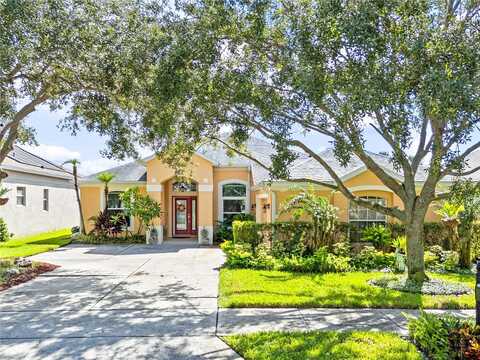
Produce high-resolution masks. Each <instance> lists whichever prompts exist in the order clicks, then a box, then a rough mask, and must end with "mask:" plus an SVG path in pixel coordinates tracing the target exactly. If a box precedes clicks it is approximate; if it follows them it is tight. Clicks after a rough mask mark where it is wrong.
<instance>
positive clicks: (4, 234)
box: [0, 218, 10, 242]
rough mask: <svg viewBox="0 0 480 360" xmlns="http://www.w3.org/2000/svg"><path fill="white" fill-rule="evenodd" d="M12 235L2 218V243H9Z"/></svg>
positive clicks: (0, 228)
mask: <svg viewBox="0 0 480 360" xmlns="http://www.w3.org/2000/svg"><path fill="white" fill-rule="evenodd" d="M9 239H10V233H9V232H8V227H7V223H6V222H5V220H3V218H0V242H4V241H8V240H9Z"/></svg>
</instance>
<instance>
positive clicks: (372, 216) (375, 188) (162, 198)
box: [80, 138, 449, 244]
mask: <svg viewBox="0 0 480 360" xmlns="http://www.w3.org/2000/svg"><path fill="white" fill-rule="evenodd" d="M247 147H248V150H249V152H250V153H251V154H252V155H254V156H255V157H256V158H259V159H262V161H263V162H269V160H270V154H271V153H272V151H273V149H272V146H271V145H270V144H269V143H267V142H265V141H263V140H260V139H255V138H252V139H250V140H249V142H248V144H247ZM321 156H322V157H323V158H324V159H326V160H328V161H329V163H330V164H331V165H332V166H333V167H334V168H335V169H336V171H337V173H338V174H339V175H340V176H341V178H342V179H343V181H344V182H345V184H346V185H347V186H348V188H349V189H350V190H351V191H352V192H353V193H354V194H356V195H357V196H361V197H364V198H365V199H368V200H369V201H373V202H379V203H383V204H386V205H389V206H392V205H393V206H398V207H400V208H401V207H402V206H403V205H402V202H401V200H400V199H399V198H398V197H397V196H396V195H395V194H393V192H392V191H391V190H390V189H388V188H387V187H386V186H384V185H383V183H382V182H381V181H380V180H379V179H378V178H377V177H376V176H375V175H373V174H372V173H371V172H370V171H368V170H367V169H366V168H365V166H364V165H363V163H362V162H361V161H360V160H358V159H356V158H352V160H351V162H350V163H349V164H348V166H347V167H342V166H341V165H340V164H339V163H338V162H337V160H336V159H335V157H334V155H333V151H332V150H325V151H323V152H322V153H321ZM371 156H372V157H374V158H375V159H376V161H377V162H378V163H379V164H381V166H382V167H383V168H384V169H385V170H386V171H388V172H389V173H390V174H392V175H394V176H397V177H398V178H399V180H401V175H400V174H398V173H396V172H395V170H394V168H393V167H392V165H391V163H390V161H389V159H388V158H387V157H385V156H383V155H379V154H373V153H372V154H371ZM189 170H190V171H189V173H190V174H191V179H190V180H191V181H189V182H182V181H177V180H176V178H175V173H174V171H173V169H171V168H170V167H169V166H167V165H166V164H164V163H163V162H162V161H161V160H159V159H158V158H157V157H155V156H151V157H148V158H145V159H142V160H137V161H134V162H131V163H128V164H126V165H122V166H118V167H115V168H113V169H107V170H106V171H109V172H111V173H113V174H115V179H114V180H113V182H112V183H111V184H110V185H109V188H110V195H109V201H108V207H109V209H112V210H121V208H122V204H121V202H120V201H119V193H120V192H122V191H124V190H125V189H127V188H128V187H131V186H138V187H140V188H141V189H142V190H143V191H145V192H146V193H148V194H149V195H150V196H151V197H152V198H154V199H155V200H157V201H158V202H159V203H161V205H162V211H163V215H162V217H161V218H159V219H157V220H156V221H155V228H156V230H157V233H158V241H159V242H162V241H163V240H164V239H165V238H176V237H179V238H197V239H198V241H199V242H200V243H205V244H211V243H212V241H213V234H214V227H215V225H216V224H217V223H218V221H223V220H225V219H228V218H229V217H230V218H231V217H233V216H234V215H236V214H238V213H251V214H253V215H254V216H255V218H256V221H257V222H260V223H264V222H272V221H277V220H280V221H281V220H288V215H287V214H280V208H281V204H282V202H283V201H285V199H286V198H287V197H289V196H290V195H292V194H293V193H295V192H298V191H300V189H301V188H302V187H303V188H306V187H307V186H309V185H307V184H299V183H291V182H286V181H273V182H271V181H269V176H268V173H267V171H265V169H263V168H262V167H260V166H259V165H257V164H256V163H254V162H253V161H251V160H249V159H246V158H244V157H241V156H235V157H229V156H228V155H227V153H226V151H225V150H224V149H223V148H222V147H221V146H204V147H203V148H202V149H200V150H199V151H198V152H197V153H196V154H195V155H194V156H193V158H192V161H191V168H190V169H189ZM419 173H421V172H419ZM290 174H291V177H292V178H298V179H300V178H302V179H304V178H307V179H315V180H321V181H322V182H332V183H333V180H332V179H331V178H330V176H329V175H328V173H327V172H326V171H325V170H324V169H323V168H322V167H321V166H320V164H318V162H316V161H315V160H313V159H311V158H308V157H300V158H299V159H297V161H296V162H295V163H294V164H293V165H292V167H291V169H290ZM420 176H422V175H421V174H420ZM422 180H423V179H421V178H419V179H418V182H419V184H420V183H421V182H422ZM448 185H449V183H448V182H445V183H442V184H441V186H445V187H447V186H448ZM314 188H315V191H317V192H318V193H319V195H321V196H324V197H325V198H328V199H329V201H330V203H331V204H333V205H334V206H336V207H337V208H338V216H339V219H340V221H341V222H349V223H352V224H354V225H358V226H366V225H369V224H379V223H385V222H387V221H393V219H388V218H387V217H386V216H384V215H382V214H380V213H376V212H374V211H371V210H367V209H365V208H358V207H357V206H355V205H354V204H350V202H349V201H348V200H347V199H346V198H345V197H344V196H343V195H342V194H341V193H339V192H335V191H332V190H331V189H328V188H322V187H321V186H315V187H314ZM80 192H81V199H82V205H83V212H84V218H85V219H89V218H90V217H92V216H94V215H97V214H98V212H99V211H100V210H101V209H103V208H104V207H105V204H104V201H105V200H104V197H103V184H102V183H100V182H99V181H98V180H97V179H96V174H93V175H91V176H89V177H87V178H84V179H82V180H81V185H80ZM426 220H427V221H436V220H438V217H437V215H436V214H435V212H434V211H433V209H431V210H430V211H429V212H428V214H427V216H426ZM86 225H87V231H89V230H91V229H92V223H91V222H88V221H87V224H86ZM137 226H138V224H137V222H136V220H135V219H130V221H129V227H130V229H131V230H135V229H136V228H137Z"/></svg>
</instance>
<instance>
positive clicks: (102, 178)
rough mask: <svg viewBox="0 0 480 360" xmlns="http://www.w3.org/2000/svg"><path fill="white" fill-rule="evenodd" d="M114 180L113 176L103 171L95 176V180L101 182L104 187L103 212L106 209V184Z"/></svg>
mask: <svg viewBox="0 0 480 360" xmlns="http://www.w3.org/2000/svg"><path fill="white" fill-rule="evenodd" d="M114 178H115V175H114V174H112V173H110V172H108V171H105V172H102V173H100V174H98V175H97V180H99V181H101V182H102V183H103V184H104V185H105V189H104V194H105V210H107V209H108V192H109V191H108V184H109V183H110V181H112V180H113V179H114Z"/></svg>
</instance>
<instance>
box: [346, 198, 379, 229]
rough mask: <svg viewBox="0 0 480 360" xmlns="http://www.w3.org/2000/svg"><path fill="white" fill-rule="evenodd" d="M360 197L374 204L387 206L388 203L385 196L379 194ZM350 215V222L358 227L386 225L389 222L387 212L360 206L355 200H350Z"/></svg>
mask: <svg viewBox="0 0 480 360" xmlns="http://www.w3.org/2000/svg"><path fill="white" fill-rule="evenodd" d="M360 198H361V199H362V200H366V201H368V202H370V203H372V204H379V205H383V206H386V203H387V202H386V201H385V199H384V198H381V197H377V196H362V197H360ZM348 215H349V221H350V223H351V224H352V225H354V226H356V227H358V228H364V227H367V226H372V225H385V223H386V222H387V216H386V215H385V214H382V213H379V212H377V211H374V210H370V209H367V208H364V207H362V206H359V205H357V204H356V203H354V202H353V201H351V202H350V209H349V211H348Z"/></svg>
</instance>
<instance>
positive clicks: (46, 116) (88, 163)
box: [21, 106, 480, 176]
mask: <svg viewBox="0 0 480 360" xmlns="http://www.w3.org/2000/svg"><path fill="white" fill-rule="evenodd" d="M67 111H68V109H67V110H59V111H55V112H53V111H50V110H49V108H48V107H46V106H41V107H38V108H37V110H36V111H35V112H34V113H32V114H31V115H30V116H29V117H28V118H27V121H26V124H27V125H29V126H32V127H33V128H35V129H36V139H37V142H38V144H39V145H38V146H31V145H21V146H22V147H23V148H25V149H26V150H28V151H30V152H32V153H34V154H36V155H38V156H40V157H43V158H45V159H47V160H49V161H52V162H54V163H57V164H61V163H62V162H64V161H66V160H69V159H72V158H75V159H78V160H80V162H81V165H80V169H79V170H80V174H81V175H83V176H85V175H90V174H93V173H96V172H100V171H104V170H107V169H109V168H112V167H114V166H117V165H120V164H122V163H125V162H128V161H132V160H133V159H127V160H125V161H118V160H115V159H107V158H104V157H102V155H101V154H100V151H101V150H102V149H104V148H105V142H106V138H105V137H101V136H99V135H97V134H96V133H91V132H88V131H86V130H81V131H79V133H78V134H77V135H76V136H72V135H71V134H70V133H69V132H68V131H61V130H60V129H59V128H58V123H59V120H60V119H62V118H63V117H65V115H66V114H67ZM367 129H369V130H367V138H368V139H369V142H368V144H367V149H368V150H370V151H373V152H381V151H388V150H389V148H388V145H387V144H386V143H385V142H384V141H383V140H382V139H381V138H380V137H379V136H378V134H376V133H375V132H374V130H373V129H372V128H370V127H368V128H367ZM296 137H297V138H298V139H301V140H303V141H304V142H306V144H307V145H309V146H310V147H311V148H312V149H315V150H316V151H322V150H324V149H326V148H328V147H331V144H330V143H329V139H328V138H327V137H324V136H319V135H315V136H313V135H308V136H304V135H303V134H301V133H299V134H297V135H296ZM475 138H476V139H478V138H480V136H478V135H476V136H475ZM414 145H416V144H414ZM414 150H415V149H414V148H412V149H411V153H413V152H414ZM148 155H151V153H150V151H148V150H143V151H141V156H144V157H146V156H148Z"/></svg>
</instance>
